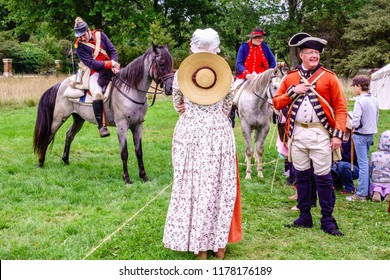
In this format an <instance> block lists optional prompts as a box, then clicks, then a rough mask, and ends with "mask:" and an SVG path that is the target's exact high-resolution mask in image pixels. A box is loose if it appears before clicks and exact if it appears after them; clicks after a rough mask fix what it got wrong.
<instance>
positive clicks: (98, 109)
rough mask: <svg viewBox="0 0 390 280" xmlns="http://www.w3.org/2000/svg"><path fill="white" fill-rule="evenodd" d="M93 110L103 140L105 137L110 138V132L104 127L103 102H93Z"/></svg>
mask: <svg viewBox="0 0 390 280" xmlns="http://www.w3.org/2000/svg"><path fill="white" fill-rule="evenodd" d="M92 108H93V112H94V114H95V118H96V121H97V123H98V129H99V134H100V137H102V138H103V137H108V136H110V132H109V131H108V129H107V127H105V126H103V118H102V112H103V100H94V101H92Z"/></svg>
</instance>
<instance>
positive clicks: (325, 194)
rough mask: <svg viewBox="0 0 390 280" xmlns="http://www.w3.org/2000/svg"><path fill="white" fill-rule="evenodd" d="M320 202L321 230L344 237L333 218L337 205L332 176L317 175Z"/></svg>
mask: <svg viewBox="0 0 390 280" xmlns="http://www.w3.org/2000/svg"><path fill="white" fill-rule="evenodd" d="M315 181H316V186H317V193H318V200H319V202H320V206H321V214H322V217H321V229H322V230H323V231H325V232H326V233H329V234H331V235H336V236H342V235H343V234H342V233H341V232H340V231H339V227H338V225H337V222H336V220H335V218H334V217H333V216H332V213H333V208H334V204H335V195H334V190H333V181H332V175H331V174H330V173H329V174H327V175H315Z"/></svg>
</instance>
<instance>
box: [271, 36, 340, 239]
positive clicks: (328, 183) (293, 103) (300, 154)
mask: <svg viewBox="0 0 390 280" xmlns="http://www.w3.org/2000/svg"><path fill="white" fill-rule="evenodd" d="M326 43H327V42H326V41H325V40H323V39H320V38H316V37H312V36H310V35H309V34H307V33H298V34H296V35H294V36H293V37H292V38H291V39H290V42H289V45H290V46H291V47H299V50H300V52H299V57H300V58H301V60H302V64H301V65H300V66H298V67H297V69H295V70H294V71H291V72H290V73H288V74H287V76H286V77H285V78H284V79H283V81H282V83H281V86H280V88H279V90H278V91H277V93H276V95H275V97H274V99H273V102H274V107H275V109H277V110H281V109H283V108H284V107H286V106H288V108H289V111H288V116H287V127H286V133H287V134H288V137H289V159H290V160H291V161H292V163H293V166H294V168H295V170H296V185H297V191H298V208H299V210H300V215H299V218H298V219H297V220H295V221H294V222H293V223H292V224H291V225H288V226H290V227H306V228H309V227H312V226H313V221H312V216H311V213H310V207H311V201H310V198H311V190H312V188H311V178H310V177H311V172H314V179H315V184H316V186H317V193H318V198H319V203H320V206H321V214H322V218H321V229H322V230H324V231H325V232H326V233H329V234H331V235H336V236H341V235H343V234H342V233H341V232H340V230H339V227H338V225H337V223H336V220H335V219H334V218H333V216H332V213H333V207H334V199H335V196H334V191H333V182H332V176H331V166H332V153H333V152H335V151H337V150H338V149H339V148H340V146H341V143H342V139H343V134H344V132H345V127H346V121H347V103H346V99H345V96H344V93H343V91H342V88H341V86H340V83H339V80H338V79H337V77H336V75H335V74H334V73H333V72H331V71H329V70H328V69H325V68H324V67H322V65H321V64H320V54H321V52H322V51H323V48H324V46H325V45H326ZM310 162H312V163H313V169H312V170H313V171H311V168H310Z"/></svg>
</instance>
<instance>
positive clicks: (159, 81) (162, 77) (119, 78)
mask: <svg viewBox="0 0 390 280" xmlns="http://www.w3.org/2000/svg"><path fill="white" fill-rule="evenodd" d="M155 64H156V58H154V59H153V62H152V64H151V65H150V68H149V71H152V79H153V81H154V82H155V83H156V86H155V87H152V88H154V92H151V91H145V90H140V89H138V88H137V87H133V86H131V85H129V83H128V82H126V81H124V80H123V79H122V78H121V77H120V76H119V75H117V74H115V75H114V77H113V79H112V83H113V86H114V87H115V88H116V89H117V90H118V91H119V92H120V93H121V94H122V95H123V96H124V97H126V98H127V99H129V100H130V101H131V102H133V103H135V104H138V105H144V104H145V103H146V102H147V101H148V99H147V98H145V101H143V102H139V101H136V100H134V99H132V98H131V97H130V96H128V95H127V94H125V93H124V92H123V91H122V90H121V89H120V88H119V87H117V86H116V83H115V80H116V79H118V80H119V81H120V82H122V83H123V84H125V85H126V86H127V87H129V88H132V89H135V90H137V91H140V92H144V93H145V94H147V93H151V94H154V96H153V100H152V104H151V105H150V107H152V106H153V105H154V101H155V100H156V95H157V91H158V92H159V94H162V93H163V92H164V91H163V90H160V89H158V87H157V85H158V84H160V83H161V84H164V83H165V81H166V80H167V79H169V78H170V77H172V76H173V75H174V74H173V73H167V74H165V75H163V76H160V77H158V78H157V79H155V78H154V76H155Z"/></svg>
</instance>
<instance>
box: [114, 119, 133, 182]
mask: <svg viewBox="0 0 390 280" xmlns="http://www.w3.org/2000/svg"><path fill="white" fill-rule="evenodd" d="M115 123H116V131H117V134H118V142H119V146H120V149H121V159H122V166H123V173H122V178H123V180H124V181H125V183H126V184H132V183H133V182H132V181H131V179H130V176H129V170H128V167H127V160H128V158H129V153H128V151H127V130H128V127H129V126H128V123H127V122H126V120H122V121H116V122H115Z"/></svg>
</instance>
